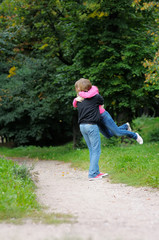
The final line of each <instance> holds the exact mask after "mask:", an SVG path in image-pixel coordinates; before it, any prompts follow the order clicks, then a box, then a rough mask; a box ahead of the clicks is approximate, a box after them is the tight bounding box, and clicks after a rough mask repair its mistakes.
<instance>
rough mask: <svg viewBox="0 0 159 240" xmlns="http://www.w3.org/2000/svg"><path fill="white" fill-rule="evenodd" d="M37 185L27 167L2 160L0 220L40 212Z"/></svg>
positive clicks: (0, 171) (0, 161) (0, 169)
mask: <svg viewBox="0 0 159 240" xmlns="http://www.w3.org/2000/svg"><path fill="white" fill-rule="evenodd" d="M34 190H35V185H34V183H33V182H32V180H31V177H30V173H29V170H28V169H27V168H26V166H25V167H24V166H18V164H16V163H14V162H12V161H11V160H6V159H5V158H1V159H0V194H1V198H0V220H2V219H3V220H7V219H10V218H19V217H23V216H24V215H25V216H26V215H29V214H30V213H32V212H33V211H38V210H39V204H38V203H37V201H36V195H35V193H34Z"/></svg>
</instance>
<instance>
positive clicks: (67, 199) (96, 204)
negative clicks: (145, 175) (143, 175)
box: [0, 161, 159, 240]
mask: <svg viewBox="0 0 159 240" xmlns="http://www.w3.org/2000/svg"><path fill="white" fill-rule="evenodd" d="M35 171H38V173H39V175H38V178H39V181H38V183H37V184H38V190H37V195H38V199H39V201H40V202H41V203H42V204H44V205H45V206H48V207H49V211H52V212H61V213H69V214H72V215H74V216H76V217H77V222H76V223H73V224H62V225H58V226H54V225H44V224H32V223H31V222H27V223H26V224H24V225H18V226H17V225H11V224H0V239H2V240H55V239H56V240H105V239H107V240H158V239H159V191H156V190H151V189H147V188H133V187H127V186H125V185H121V184H111V183H110V182H109V179H102V180H98V181H96V182H90V181H88V178H87V172H83V171H79V170H76V169H74V168H71V167H70V165H69V164H64V163H62V162H57V161H38V162H37V163H36V165H35Z"/></svg>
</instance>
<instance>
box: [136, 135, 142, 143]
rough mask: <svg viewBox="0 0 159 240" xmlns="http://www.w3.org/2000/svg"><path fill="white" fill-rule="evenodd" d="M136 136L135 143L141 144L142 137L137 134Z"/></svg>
mask: <svg viewBox="0 0 159 240" xmlns="http://www.w3.org/2000/svg"><path fill="white" fill-rule="evenodd" d="M136 134H137V139H136V141H137V142H138V143H139V144H143V142H144V141H143V139H142V137H141V136H140V135H139V134H138V133H136Z"/></svg>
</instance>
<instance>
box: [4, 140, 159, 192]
mask: <svg viewBox="0 0 159 240" xmlns="http://www.w3.org/2000/svg"><path fill="white" fill-rule="evenodd" d="M0 154H1V155H5V156H6V157H7V156H10V157H13V156H14V157H27V158H35V159H45V160H59V161H64V162H71V163H72V166H73V167H77V168H80V169H83V170H88V168H89V152H88V149H76V150H74V149H73V148H72V144H67V145H64V146H60V147H49V148H46V147H43V148H41V147H34V146H30V147H20V148H15V149H7V148H0ZM99 166H100V170H101V171H104V172H109V174H110V178H111V180H112V181H113V182H122V183H126V184H130V185H134V186H150V187H155V188H158V187H159V142H153V143H145V144H143V145H139V144H137V143H136V142H135V141H134V143H133V144H127V145H125V144H124V145H120V146H114V147H113V146H112V147H110V146H109V147H107V146H103V147H102V153H101V157H100V162H99Z"/></svg>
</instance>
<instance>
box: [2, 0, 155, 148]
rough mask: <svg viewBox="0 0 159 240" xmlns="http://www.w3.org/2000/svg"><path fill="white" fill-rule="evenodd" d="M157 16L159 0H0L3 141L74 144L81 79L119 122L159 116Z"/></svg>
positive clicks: (75, 140)
mask: <svg viewBox="0 0 159 240" xmlns="http://www.w3.org/2000/svg"><path fill="white" fill-rule="evenodd" d="M158 16H159V2H158V1H148V0H134V1H132V0H120V1H117V0H107V1H103V0H100V1H97V0H91V1H81V0H75V1H73V0H64V1H63V0H47V1H46V0H41V1H38V0H14V1H13V0H0V136H1V138H2V141H3V140H4V139H6V140H7V141H8V142H11V141H12V142H14V144H15V145H16V146H19V145H40V146H44V145H45V146H46V145H59V144H64V143H66V142H68V141H70V140H72V138H73V140H74V146H75V145H76V144H77V140H78V137H79V129H78V124H77V110H74V109H73V106H72V101H73V98H74V97H75V96H76V93H75V90H74V83H75V81H77V80H78V79H79V78H81V77H85V78H89V79H90V80H91V82H92V83H93V84H94V85H96V86H98V88H99V92H100V94H101V95H102V96H103V97H104V100H105V108H106V109H107V111H109V113H110V114H111V115H112V117H113V118H114V119H115V121H116V122H117V123H118V124H121V123H123V122H127V121H132V120H133V119H135V118H136V117H140V116H142V115H147V116H153V117H157V116H159V50H158V46H159V17H158Z"/></svg>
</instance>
